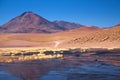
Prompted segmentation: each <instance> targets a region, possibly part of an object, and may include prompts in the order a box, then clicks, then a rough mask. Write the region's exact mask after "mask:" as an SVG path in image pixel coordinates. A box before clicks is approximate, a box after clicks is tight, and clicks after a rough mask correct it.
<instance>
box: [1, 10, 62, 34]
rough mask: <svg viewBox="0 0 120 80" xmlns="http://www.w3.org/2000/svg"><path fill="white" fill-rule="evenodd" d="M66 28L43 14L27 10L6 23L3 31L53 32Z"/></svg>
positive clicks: (2, 28)
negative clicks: (42, 15) (43, 16)
mask: <svg viewBox="0 0 120 80" xmlns="http://www.w3.org/2000/svg"><path fill="white" fill-rule="evenodd" d="M62 30H64V29H63V28H61V27H60V26H58V25H57V24H54V23H52V22H50V21H48V20H46V19H44V18H42V17H41V16H39V15H37V14H34V13H32V12H25V13H23V14H22V15H20V16H18V17H16V18H14V19H12V20H10V21H9V22H8V23H6V24H4V25H3V26H2V27H1V29H0V32H2V33H52V32H59V31H62Z"/></svg>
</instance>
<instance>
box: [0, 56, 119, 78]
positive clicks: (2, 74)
mask: <svg viewBox="0 0 120 80" xmlns="http://www.w3.org/2000/svg"><path fill="white" fill-rule="evenodd" d="M0 80H120V67H119V66H115V65H113V64H111V63H109V62H103V61H102V62H101V61H93V58H87V57H75V56H66V57H64V58H60V59H48V60H35V61H26V62H18V63H9V64H4V65H2V66H1V67H0Z"/></svg>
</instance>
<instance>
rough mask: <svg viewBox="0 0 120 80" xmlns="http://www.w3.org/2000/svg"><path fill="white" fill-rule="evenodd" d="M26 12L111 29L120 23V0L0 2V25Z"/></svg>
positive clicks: (10, 0) (24, 0)
mask: <svg viewBox="0 0 120 80" xmlns="http://www.w3.org/2000/svg"><path fill="white" fill-rule="evenodd" d="M25 11H32V12H34V13H37V14H38V15H40V16H42V17H44V18H46V19H48V20H50V21H54V20H64V21H70V22H76V23H80V24H83V25H88V26H99V27H111V26H114V25H116V24H118V23H120V0H0V25H3V24H4V23H6V22H8V21H9V20H11V19H12V18H14V17H16V16H18V15H20V14H22V13H23V12H25Z"/></svg>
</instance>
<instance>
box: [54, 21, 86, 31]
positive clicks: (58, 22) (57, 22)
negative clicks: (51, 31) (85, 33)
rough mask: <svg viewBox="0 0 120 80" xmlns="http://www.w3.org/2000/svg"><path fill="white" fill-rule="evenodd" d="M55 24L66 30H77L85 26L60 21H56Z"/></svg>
mask: <svg viewBox="0 0 120 80" xmlns="http://www.w3.org/2000/svg"><path fill="white" fill-rule="evenodd" d="M54 23H56V24H57V25H58V26H61V27H62V28H65V29H66V30H69V29H75V28H79V27H83V26H84V25H80V24H77V23H71V22H67V21H58V20H56V21H54Z"/></svg>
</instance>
